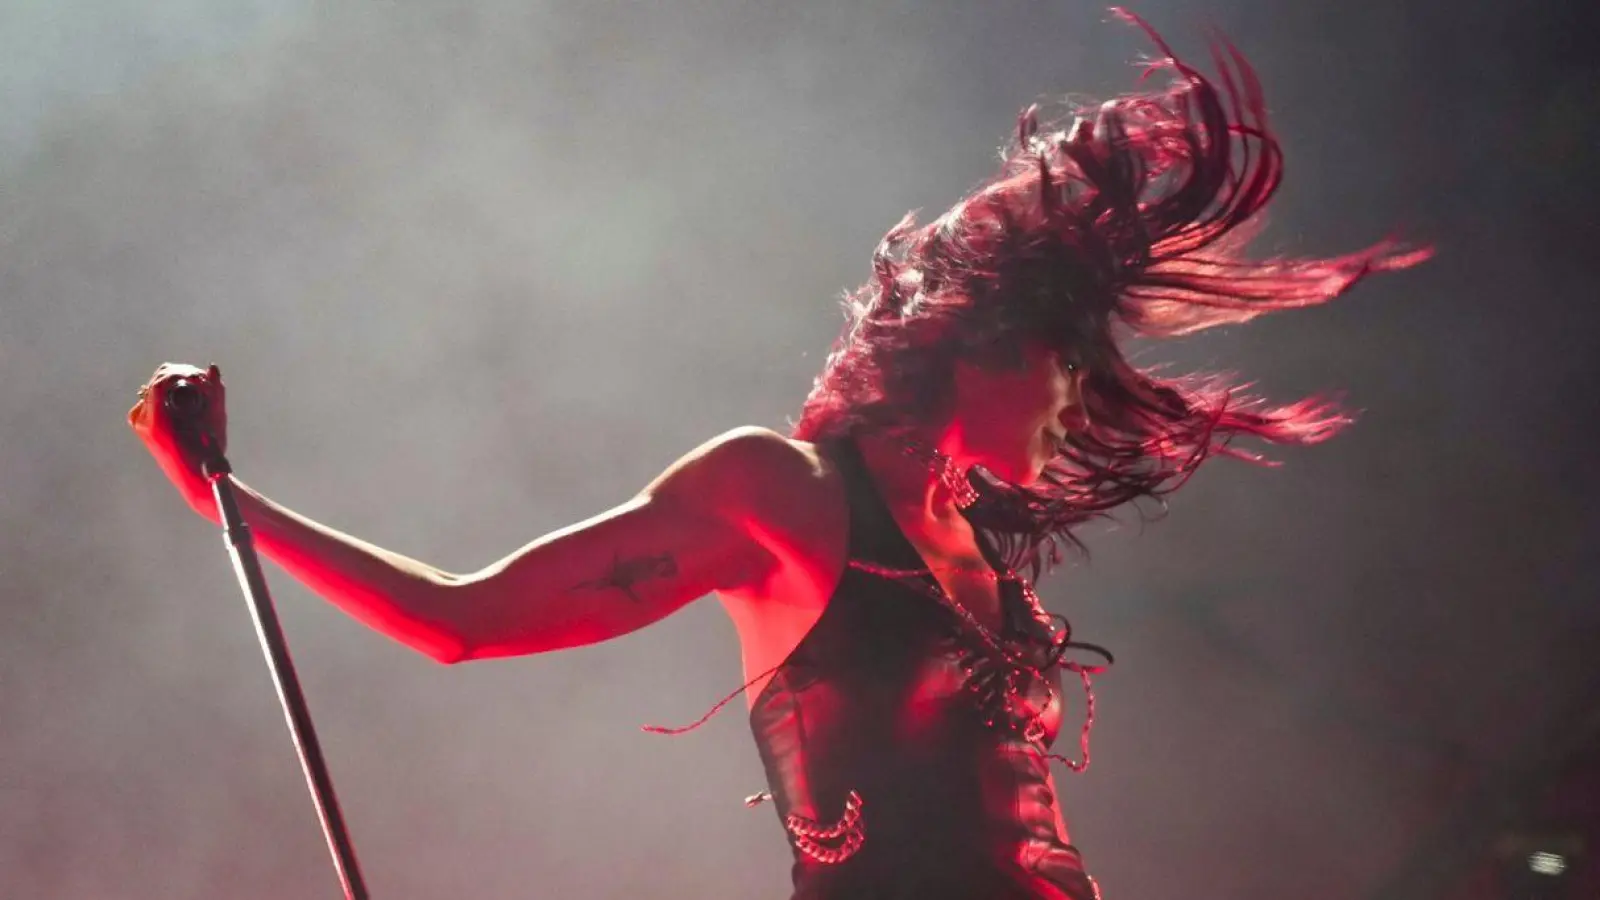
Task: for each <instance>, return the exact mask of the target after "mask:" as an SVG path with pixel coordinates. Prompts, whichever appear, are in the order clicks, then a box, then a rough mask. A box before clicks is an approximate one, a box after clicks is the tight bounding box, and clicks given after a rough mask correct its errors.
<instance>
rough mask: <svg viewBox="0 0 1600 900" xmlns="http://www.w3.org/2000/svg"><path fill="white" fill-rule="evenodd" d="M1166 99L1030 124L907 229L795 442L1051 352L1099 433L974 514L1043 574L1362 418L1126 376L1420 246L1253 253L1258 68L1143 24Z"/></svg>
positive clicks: (1275, 153)
mask: <svg viewBox="0 0 1600 900" xmlns="http://www.w3.org/2000/svg"><path fill="white" fill-rule="evenodd" d="M1115 12H1116V13H1117V14H1118V15H1119V16H1120V17H1122V18H1123V19H1125V20H1127V21H1129V22H1132V23H1133V24H1135V25H1137V26H1139V27H1140V28H1142V29H1144V31H1145V32H1146V33H1147V34H1148V35H1149V36H1150V39H1151V40H1152V41H1153V42H1154V43H1155V46H1156V48H1157V49H1158V50H1159V51H1160V54H1161V58H1160V59H1158V60H1156V61H1154V62H1152V63H1151V64H1150V65H1149V67H1148V68H1147V70H1146V72H1145V78H1146V79H1149V78H1152V77H1154V76H1158V75H1166V76H1169V77H1170V79H1171V80H1170V83H1169V84H1168V85H1167V86H1166V87H1165V88H1163V89H1160V90H1155V91H1150V92H1145V93H1135V94H1128V95H1125V96H1122V97H1119V98H1117V99H1115V100H1111V101H1109V102H1106V103H1103V104H1101V105H1099V106H1097V107H1093V108H1089V107H1082V106H1080V107H1076V108H1075V109H1073V110H1072V111H1071V112H1072V114H1073V116H1074V118H1073V121H1071V122H1070V124H1067V123H1052V124H1048V125H1045V126H1041V124H1040V116H1039V111H1038V109H1037V107H1032V108H1029V109H1028V110H1026V111H1024V112H1023V113H1022V115H1021V116H1020V117H1019V120H1018V127H1017V134H1016V138H1015V140H1014V141H1012V142H1011V143H1010V144H1009V145H1008V146H1007V147H1006V148H1005V151H1004V154H1003V157H1004V161H1003V163H1002V165H1001V168H1000V170H999V172H998V173H997V174H996V175H995V176H994V177H993V178H991V179H989V180H988V181H986V182H984V183H982V184H981V185H979V186H978V187H977V188H976V189H975V190H974V191H973V192H972V193H970V194H969V195H968V196H966V197H965V198H964V199H963V200H961V202H959V203H957V204H956V205H955V206H954V207H953V208H951V209H950V210H949V211H948V212H946V213H945V214H944V215H942V216H940V217H939V218H938V219H936V220H934V221H933V222H930V223H928V224H927V225H922V226H918V225H916V223H915V219H914V216H913V215H909V214H908V215H907V216H906V217H905V218H904V219H902V220H901V221H900V223H899V224H897V225H896V226H895V227H894V228H893V229H891V230H890V231H889V233H888V234H887V235H886V236H885V237H884V238H883V240H882V242H881V243H880V244H879V245H878V248H877V251H876V252H875V254H874V256H873V272H874V277H873V278H872V279H871V280H870V281H869V282H868V283H867V284H865V285H863V286H862V287H861V288H859V289H857V290H855V291H853V292H851V293H850V294H848V295H847V296H846V298H845V312H846V320H847V321H846V326H845V329H844V332H843V334H842V335H841V336H840V338H839V340H838V342H837V343H836V344H835V345H834V348H833V350H832V352H831V353H830V355H829V356H828V359H827V362H826V365H825V367H824V369H823V371H822V374H821V375H819V376H818V378H817V380H816V384H815V386H814V387H813V389H812V391H811V394H810V396H809V397H807V399H806V402H805V404H804V406H803V407H802V409H801V414H800V418H799V421H798V422H797V424H796V426H795V428H794V430H793V434H794V436H795V437H796V438H798V439H801V440H810V441H824V440H828V439H835V438H839V437H843V436H845V435H848V434H851V433H853V432H856V431H860V430H863V429H884V430H890V431H893V430H896V429H905V428H910V427H914V426H915V425H917V424H919V423H927V422H930V421H936V420H937V417H938V416H939V415H941V414H942V412H943V411H944V410H945V409H946V404H947V403H948V402H949V398H950V393H951V387H952V377H953V371H954V365H955V361H956V360H957V359H969V360H978V361H980V362H981V361H985V360H988V361H996V360H1003V359H1005V358H1007V357H1008V356H1012V355H1014V353H1015V351H1016V349H1017V348H1018V347H1019V346H1020V344H1021V342H1023V341H1042V342H1044V343H1045V344H1047V345H1048V346H1050V347H1051V348H1052V349H1054V350H1056V351H1058V352H1059V353H1061V354H1062V355H1063V356H1064V357H1065V358H1066V359H1068V360H1069V361H1072V362H1075V363H1077V364H1079V365H1080V366H1082V367H1083V368H1084V370H1085V372H1086V376H1085V381H1084V385H1083V387H1084V390H1083V393H1084V403H1085V407H1086V411H1087V413H1088V418H1089V421H1090V423H1091V424H1090V425H1089V426H1088V427H1087V428H1085V429H1082V430H1079V431H1076V432H1074V433H1073V434H1072V435H1071V436H1070V437H1069V440H1068V445H1067V446H1066V447H1065V448H1064V449H1063V451H1062V452H1061V453H1059V454H1057V455H1056V456H1055V457H1054V458H1053V459H1052V460H1051V461H1050V462H1049V464H1048V465H1047V466H1046V468H1045V470H1044V473H1043V475H1042V477H1041V478H1040V480H1039V481H1038V482H1037V483H1035V484H1032V485H1028V486H1022V485H1016V484H1010V483H1006V482H1003V481H1001V480H999V479H997V478H994V477H992V476H990V475H988V474H987V473H979V474H977V475H976V476H975V477H974V479H973V481H974V484H975V486H977V488H978V490H979V500H978V502H977V503H976V504H975V505H974V506H973V507H972V508H971V509H970V510H968V517H969V518H970V519H971V520H972V522H973V523H974V525H975V526H977V527H978V528H980V529H981V530H982V531H984V532H985V533H986V534H987V535H988V536H989V537H990V538H991V539H993V540H994V541H995V543H996V545H997V547H998V548H999V549H1000V551H1001V553H1002V554H1003V555H1004V556H1005V558H1006V560H1007V562H1008V563H1010V564H1011V565H1012V566H1014V567H1015V568H1019V569H1022V568H1028V569H1031V571H1032V572H1033V574H1034V575H1035V576H1037V575H1038V574H1040V573H1041V572H1042V571H1043V570H1044V569H1045V568H1047V567H1048V566H1050V565H1052V564H1054V563H1056V562H1058V561H1059V560H1060V557H1061V548H1062V545H1063V544H1067V545H1071V546H1079V547H1081V544H1080V543H1079V542H1078V540H1077V538H1076V537H1074V535H1073V533H1072V529H1073V528H1074V526H1077V525H1080V524H1082V523H1084V522H1085V521H1088V520H1089V519H1091V518H1094V517H1096V516H1100V515H1104V514H1106V513H1107V512H1108V511H1110V510H1112V509H1114V508H1116V507H1119V506H1122V505H1123V504H1126V503H1129V502H1131V501H1138V500H1141V499H1145V498H1150V499H1154V500H1155V501H1156V506H1157V508H1160V506H1161V503H1162V499H1161V498H1162V497H1163V495H1165V494H1167V493H1170V492H1171V491H1173V490H1176V489H1177V488H1178V487H1180V486H1181V485H1182V484H1183V483H1184V482H1185V481H1186V480H1187V479H1188V478H1189V476H1190V475H1191V474H1193V472H1194V471H1195V469H1196V468H1197V467H1198V466H1199V465H1200V464H1201V463H1202V462H1204V461H1205V460H1206V459H1207V458H1209V457H1210V456H1212V455H1215V454H1222V455H1228V456H1234V457H1239V458H1243V459H1248V460H1251V461H1255V462H1264V460H1263V459H1262V458H1261V457H1260V456H1258V455H1257V454H1254V453H1251V452H1248V451H1246V450H1243V449H1241V448H1237V447H1234V446H1233V445H1232V443H1231V441H1232V439H1233V438H1234V437H1236V436H1238V435H1248V436H1253V437H1257V438H1261V439H1263V440H1266V441H1268V442H1271V443H1278V444H1313V443H1316V442H1318V441H1321V440H1324V439H1326V438H1328V437H1330V436H1332V435H1333V434H1334V433H1336V432H1337V431H1338V430H1339V429H1341V428H1342V427H1344V426H1345V425H1346V424H1348V423H1349V421H1350V419H1349V417H1348V415H1346V414H1345V413H1344V412H1343V411H1341V410H1340V409H1339V408H1338V406H1337V405H1336V404H1335V403H1333V402H1331V401H1329V400H1327V399H1325V398H1320V397H1310V398H1306V399H1303V400H1300V401H1298V402H1295V403H1291V404H1287V405H1280V406H1273V405H1268V404H1266V403H1264V402H1263V401H1261V400H1260V399H1258V398H1255V397H1250V396H1246V395H1245V394H1244V393H1243V392H1242V390H1243V386H1241V385H1235V384H1231V383H1229V381H1228V380H1227V379H1226V378H1224V377H1222V376H1218V375H1210V376H1207V375H1189V376H1184V377H1173V378H1165V377H1161V376H1159V375H1158V374H1157V373H1156V371H1155V370H1154V369H1149V368H1143V369H1142V368H1138V367H1136V366H1134V365H1133V364H1132V363H1130V362H1129V361H1128V359H1127V358H1126V357H1125V355H1124V353H1123V348H1122V344H1123V343H1124V342H1125V341H1126V340H1127V339H1129V338H1134V337H1149V338H1166V337H1176V336H1180V335H1186V334H1190V333H1193V332H1196V331H1200V330H1202V329H1206V328H1211V327H1214V326H1217V325H1226V324H1233V323H1239V322H1245V321H1248V320H1250V319H1252V318H1254V317H1256V316H1258V315H1261V314H1262V313H1266V312H1272V311H1275V310H1281V309H1292V308H1297V307H1303V306H1313V305H1316V304H1319V303H1323V302H1326V301H1328V300H1330V299H1332V298H1334V297H1337V296H1338V295H1340V294H1342V293H1343V292H1344V291H1346V290H1347V289H1349V288H1350V287H1351V286H1352V285H1354V284H1355V283H1356V282H1357V281H1359V280H1361V279H1362V278H1363V277H1365V276H1366V275H1367V274H1368V273H1371V272H1375V271H1382V270H1387V269H1400V268H1405V267H1407V266H1410V265H1414V264H1416V263H1418V262H1420V261H1422V260H1423V259H1425V258H1426V257H1427V256H1428V255H1429V252H1430V251H1429V250H1427V249H1426V248H1422V249H1416V248H1411V249H1408V248H1405V247H1403V246H1401V245H1400V244H1398V243H1397V242H1395V241H1393V240H1389V241H1384V242H1382V243H1379V244H1376V245H1374V246H1372V247H1368V248H1367V249H1364V250H1361V251H1358V252H1355V253H1350V254H1347V255H1343V256H1335V257H1330V258H1325V259H1285V258H1271V259H1262V260H1253V259H1248V258H1246V257H1245V254H1244V250H1245V246H1246V244H1247V243H1248V241H1249V239H1250V238H1251V237H1253V236H1254V234H1255V233H1256V232H1257V231H1258V230H1259V228H1260V224H1261V217H1260V216H1259V215H1258V214H1259V213H1260V212H1261V211H1262V210H1263V208H1264V207H1265V206H1266V205H1267V202H1268V200H1270V199H1271V197H1272V195H1273V193H1274V192H1275V191H1276V190H1277V188H1278V185H1279V183H1280V182H1281V180H1282V175H1283V162H1282V152H1281V150H1280V148H1279V144H1278V141H1277V139H1276V138H1275V137H1274V136H1273V134H1272V132H1271V130H1269V128H1268V126H1267V115H1266V107H1265V103H1264V101H1263V99H1262V94H1261V86H1260V84H1259V83H1258V82H1257V80H1256V76H1255V72H1254V71H1253V70H1252V69H1251V68H1250V65H1249V63H1248V62H1247V61H1246V60H1245V59H1244V57H1243V56H1242V55H1241V54H1240V53H1239V51H1238V50H1237V49H1236V48H1235V47H1234V46H1233V45H1232V44H1231V43H1229V42H1227V41H1226V40H1225V39H1223V38H1221V37H1215V38H1213V40H1212V42H1211V50H1212V58H1213V60H1214V64H1215V68H1216V70H1217V75H1216V80H1215V81H1213V80H1210V79H1208V78H1206V77H1205V76H1204V75H1202V74H1201V73H1200V72H1199V70H1197V69H1195V68H1194V67H1192V66H1190V65H1189V64H1187V63H1185V62H1183V61H1182V60H1180V59H1178V58H1177V56H1176V55H1175V54H1174V53H1173V52H1172V50H1171V49H1170V48H1169V47H1168V46H1167V44H1166V43H1165V41H1163V40H1162V39H1161V37H1160V35H1158V34H1157V33H1156V32H1155V31H1154V30H1152V29H1151V28H1150V27H1149V26H1148V25H1146V24H1145V23H1144V22H1143V20H1141V19H1139V18H1138V17H1136V16H1134V15H1132V14H1131V13H1127V12H1124V11H1122V10H1116V11H1115Z"/></svg>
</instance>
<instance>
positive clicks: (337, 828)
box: [167, 380, 368, 900]
mask: <svg viewBox="0 0 1600 900" xmlns="http://www.w3.org/2000/svg"><path fill="white" fill-rule="evenodd" d="M167 404H168V408H169V410H171V412H172V413H173V415H174V417H175V420H177V421H179V422H186V423H188V425H189V428H188V430H189V431H190V433H191V436H192V437H193V438H194V440H195V446H196V447H197V448H198V449H200V450H201V453H202V463H201V472H202V473H204V475H205V477H206V480H207V481H209V482H210V483H211V491H212V494H213V495H214V496H215V497H216V500H217V509H218V511H219V512H220V513H221V515H222V538H223V543H224V544H226V545H227V548H228V556H229V557H230V558H231V559H232V560H233V571H234V574H235V575H237V576H238V578H239V586H240V587H241V588H243V589H244V593H245V599H246V600H248V601H249V604H250V617H251V618H252V619H253V620H254V621H255V626H256V637H258V638H259V639H260V641H261V652H262V654H263V655H264V656H265V657H266V659H267V669H268V671H269V672H270V673H271V674H272V683H273V686H274V687H276V688H277V691H278V700H279V701H280V702H281V703H282V704H283V714H284V719H285V720H286V721H287V723H288V725H289V736H290V737H291V738H293V739H294V749H295V752H296V753H297V754H298V755H299V757H300V768H301V770H302V771H303V772H304V773H305V777H306V786H307V787H309V788H310V789H311V799H312V802H313V803H315V804H316V808H317V818H318V819H320V820H321V822H322V834H323V837H325V838H326V839H327V841H328V851H329V852H330V853H331V854H332V855H333V867H334V869H335V870H337V871H338V873H339V881H340V883H341V884H342V885H343V887H344V895H345V898H346V900H368V894H367V886H366V884H365V883H364V882H363V881H362V878H361V869H360V867H359V866H358V865H357V864H356V854H355V848H354V846H352V845H351V843H350V834H349V832H348V831H347V830H346V829H345V824H344V816H343V814H341V813H340V812H339V800H338V798H337V797H336V796H334V793H333V779H332V777H330V776H329V775H328V766H327V763H325V762H324V761H323V759H322V746H321V745H320V744H319V743H318V742H317V732H316V729H315V728H314V727H313V726H312V724H311V712H310V710H308V709H307V708H306V701H305V696H304V695H303V694H302V693H301V691H300V679H299V678H297V677H296V676H295V672H294V662H293V661H292V660H291V659H290V658H289V646H288V643H287V642H286V641H285V640H284V637H283V628H282V627H281V626H280V625H279V624H278V613H277V611H276V610H275V609H274V608H273V605H272V597H271V595H270V594H268V592H267V579H266V577H265V576H264V575H263V574H262V572H261V562H260V560H259V559H258V558H257V556H256V551H255V542H254V541H253V540H252V539H251V536H250V526H248V525H246V524H245V521H244V516H243V515H242V514H241V513H240V512H239V503H238V500H237V499H236V497H235V496H234V490H233V482H232V481H231V480H230V479H229V478H228V477H227V476H228V475H229V474H231V473H232V472H233V467H232V466H231V465H229V463H228V459H227V457H225V456H223V454H222V451H221V448H219V447H218V446H217V441H216V439H215V437H214V436H213V435H211V434H210V433H209V432H207V431H205V430H204V429H202V428H200V427H198V426H197V425H196V424H195V423H197V422H198V421H199V415H200V413H202V412H203V411H204V410H205V406H206V396H205V394H204V393H203V392H202V391H201V390H200V388H199V386H197V385H195V384H192V383H189V382H188V381H187V380H182V381H179V382H178V383H177V384H175V385H173V387H172V389H171V390H170V391H169V392H168V393H167Z"/></svg>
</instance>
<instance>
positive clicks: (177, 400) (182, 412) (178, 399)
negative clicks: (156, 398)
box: [166, 378, 208, 416]
mask: <svg viewBox="0 0 1600 900" xmlns="http://www.w3.org/2000/svg"><path fill="white" fill-rule="evenodd" d="M166 405H167V410H168V411H169V412H171V413H172V414H173V415H178V416H199V415H201V414H203V413H204V412H205V411H206V406H207V405H208V403H207V400H206V393H205V389H204V387H203V386H202V385H201V383H200V382H199V381H197V380H194V379H189V378H179V379H178V380H177V381H175V382H173V383H172V386H171V387H169V388H167V397H166Z"/></svg>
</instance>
